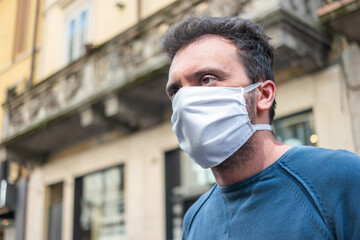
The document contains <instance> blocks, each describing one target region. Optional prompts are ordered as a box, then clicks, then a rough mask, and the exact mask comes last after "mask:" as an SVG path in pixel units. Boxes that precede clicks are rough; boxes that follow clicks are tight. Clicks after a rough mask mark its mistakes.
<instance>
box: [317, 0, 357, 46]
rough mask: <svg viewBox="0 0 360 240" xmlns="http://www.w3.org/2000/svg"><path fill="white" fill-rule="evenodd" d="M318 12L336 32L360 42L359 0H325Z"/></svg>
mask: <svg viewBox="0 0 360 240" xmlns="http://www.w3.org/2000/svg"><path fill="white" fill-rule="evenodd" d="M317 14H318V15H319V17H320V19H321V21H323V22H324V23H326V24H328V25H329V26H330V27H331V28H333V29H334V30H335V31H336V32H338V33H340V34H342V35H344V36H345V37H346V38H347V39H349V40H350V41H355V42H360V28H359V25H360V1H359V0H323V1H322V6H321V8H319V10H318V12H317Z"/></svg>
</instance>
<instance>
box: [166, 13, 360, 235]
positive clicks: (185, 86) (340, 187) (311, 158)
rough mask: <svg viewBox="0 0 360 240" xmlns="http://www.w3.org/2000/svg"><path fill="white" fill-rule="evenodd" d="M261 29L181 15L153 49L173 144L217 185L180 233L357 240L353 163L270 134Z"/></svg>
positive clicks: (359, 163)
mask: <svg viewBox="0 0 360 240" xmlns="http://www.w3.org/2000/svg"><path fill="white" fill-rule="evenodd" d="M268 40H269V38H268V37H267V36H266V35H265V34H264V33H263V31H262V29H261V28H260V27H259V26H258V25H256V24H253V23H252V22H250V21H248V20H244V19H241V18H210V17H203V18H189V19H186V20H184V21H182V22H180V23H179V24H177V25H176V26H175V27H174V28H173V29H171V30H170V31H169V32H168V33H167V35H166V36H165V38H164V40H163V48H164V50H165V51H166V52H167V53H168V55H169V56H170V58H171V59H172V62H171V66H170V70H169V80H168V84H167V87H166V88H167V89H166V91H167V94H168V95H169V97H170V98H171V99H172V104H173V116H172V118H171V121H172V122H173V130H174V132H175V134H176V136H177V138H178V141H179V143H180V147H181V148H182V149H183V150H185V151H186V152H187V153H188V154H189V155H190V157H191V158H192V159H193V160H194V161H195V162H196V163H198V164H199V165H200V166H202V167H203V168H211V170H212V172H213V174H214V176H215V179H216V182H217V184H216V185H215V186H214V187H213V188H212V189H211V190H210V191H209V192H207V193H206V194H204V195H203V196H201V197H200V198H199V199H198V201H197V202H196V203H195V204H194V205H193V206H192V207H191V208H190V209H189V210H188V212H187V213H186V215H185V217H184V226H183V239H194V240H201V239H206V240H208V239H247V240H249V239H276V240H278V239H360V206H359V205H360V160H359V157H357V156H356V155H354V154H352V153H349V152H346V151H334V150H326V149H321V148H314V147H290V146H288V145H286V144H284V143H282V142H280V141H278V140H277V139H276V138H275V137H274V135H273V133H272V132H271V127H270V124H271V122H272V119H273V117H274V109H275V94H276V86H275V83H274V78H273V73H272V62H273V53H272V47H271V46H270V45H269V43H268Z"/></svg>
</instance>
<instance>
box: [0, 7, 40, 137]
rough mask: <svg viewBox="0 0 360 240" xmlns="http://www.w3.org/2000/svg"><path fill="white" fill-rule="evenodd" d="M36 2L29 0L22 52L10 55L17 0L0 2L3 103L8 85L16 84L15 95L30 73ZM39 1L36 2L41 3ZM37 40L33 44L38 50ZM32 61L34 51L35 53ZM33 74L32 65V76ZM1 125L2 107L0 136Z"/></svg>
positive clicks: (23, 87)
mask: <svg viewBox="0 0 360 240" xmlns="http://www.w3.org/2000/svg"><path fill="white" fill-rule="evenodd" d="M36 3H37V1H29V6H28V7H29V8H28V10H27V11H28V18H27V22H26V23H25V24H26V28H27V30H26V34H25V39H24V51H23V52H21V53H19V54H17V55H14V43H15V31H16V22H17V17H18V16H17V1H12V0H3V1H1V3H0V103H1V104H3V103H4V102H5V100H6V97H7V91H8V89H9V88H12V87H15V86H16V92H17V93H18V94H21V93H23V92H24V91H25V90H26V88H27V84H28V79H29V78H30V72H31V70H30V69H31V55H32V45H33V40H34V39H33V38H34V27H35V12H36ZM41 3H42V1H40V5H41ZM41 21H42V19H41V16H40V17H39V19H38V29H37V30H38V36H39V35H40V34H39V32H41V30H42V24H41ZM39 46H40V40H39V38H37V43H36V47H37V50H39ZM35 56H36V57H35V60H36V58H37V56H38V54H36V55H35ZM36 77H37V67H36V65H35V69H34V78H36ZM2 127H3V108H2V107H1V108H0V136H1V131H2Z"/></svg>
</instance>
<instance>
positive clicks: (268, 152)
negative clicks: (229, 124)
mask: <svg viewBox="0 0 360 240" xmlns="http://www.w3.org/2000/svg"><path fill="white" fill-rule="evenodd" d="M248 147H249V148H250V149H252V151H251V153H248V154H245V156H246V157H245V158H248V159H237V160H238V161H239V162H237V163H232V164H231V166H226V167H222V166H218V167H214V168H212V169H211V170H212V172H213V174H214V176H215V179H216V182H217V184H218V185H219V186H229V185H231V184H234V183H237V182H241V181H243V180H245V179H247V178H249V177H251V176H253V175H255V174H256V173H258V172H260V171H262V170H263V169H265V168H267V167H268V166H270V165H271V164H273V163H274V162H276V161H277V160H278V159H279V158H280V157H281V156H282V155H283V154H284V153H285V152H286V151H287V150H289V149H290V148H291V146H289V145H286V144H284V143H282V142H280V141H278V140H277V139H275V137H274V136H273V135H272V133H271V132H269V131H258V132H256V133H255V134H254V135H253V136H252V139H251V146H248ZM240 150H241V149H240ZM242 157H243V156H242ZM239 158H241V157H239ZM226 161H228V160H226Z"/></svg>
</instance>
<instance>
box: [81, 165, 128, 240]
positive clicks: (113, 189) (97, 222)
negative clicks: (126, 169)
mask: <svg viewBox="0 0 360 240" xmlns="http://www.w3.org/2000/svg"><path fill="white" fill-rule="evenodd" d="M123 174H124V173H123V167H114V168H111V169H107V170H104V171H101V172H97V173H93V174H89V175H87V176H84V177H83V178H82V181H83V188H82V189H83V192H82V199H81V204H80V208H81V209H80V212H81V214H80V219H79V221H80V231H81V233H80V234H77V236H81V239H91V240H112V239H125V196H124V187H123V186H124V184H123V181H124V177H123Z"/></svg>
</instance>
